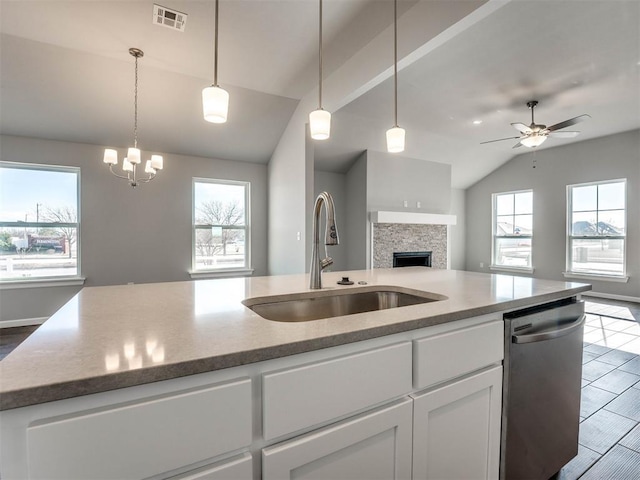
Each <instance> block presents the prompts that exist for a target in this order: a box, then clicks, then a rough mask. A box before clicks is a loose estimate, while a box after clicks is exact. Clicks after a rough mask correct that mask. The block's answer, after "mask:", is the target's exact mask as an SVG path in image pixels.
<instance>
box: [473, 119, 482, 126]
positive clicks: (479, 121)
mask: <svg viewBox="0 0 640 480" xmlns="http://www.w3.org/2000/svg"><path fill="white" fill-rule="evenodd" d="M481 123H482V120H474V121H473V124H474V125H480V124H481Z"/></svg>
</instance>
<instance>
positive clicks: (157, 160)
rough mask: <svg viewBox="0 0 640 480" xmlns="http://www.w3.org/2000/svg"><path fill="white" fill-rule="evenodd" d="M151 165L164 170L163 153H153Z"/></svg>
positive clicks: (155, 168)
mask: <svg viewBox="0 0 640 480" xmlns="http://www.w3.org/2000/svg"><path fill="white" fill-rule="evenodd" d="M151 166H152V167H153V169H154V170H162V167H163V158H162V155H151Z"/></svg>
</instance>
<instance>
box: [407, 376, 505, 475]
mask: <svg viewBox="0 0 640 480" xmlns="http://www.w3.org/2000/svg"><path fill="white" fill-rule="evenodd" d="M501 404H502V367H494V368H492V369H491V370H486V371H484V372H481V373H478V374H476V375H473V376H471V377H467V378H463V379H461V380H458V381H456V382H454V383H450V384H447V385H445V386H443V387H440V388H436V389H434V390H431V391H429V392H426V393H423V394H418V395H415V396H414V405H413V478H414V479H416V480H417V479H436V478H437V479H452V480H460V479H496V478H498V470H499V464H500V419H501V411H500V408H501Z"/></svg>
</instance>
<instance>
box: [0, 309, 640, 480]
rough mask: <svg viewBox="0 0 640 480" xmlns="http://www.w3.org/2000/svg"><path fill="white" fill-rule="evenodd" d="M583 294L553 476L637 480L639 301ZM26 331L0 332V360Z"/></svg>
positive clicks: (639, 468) (639, 473) (639, 469)
mask: <svg viewBox="0 0 640 480" xmlns="http://www.w3.org/2000/svg"><path fill="white" fill-rule="evenodd" d="M584 298H585V303H586V311H587V322H586V325H585V330H584V350H583V370H582V402H581V409H580V421H581V423H580V436H579V439H578V442H579V450H578V456H577V457H575V458H574V459H573V460H572V461H571V462H569V463H568V464H567V465H566V466H565V467H564V468H563V469H562V470H561V471H560V472H559V474H558V475H557V476H556V478H557V480H575V479H578V478H579V479H581V480H605V479H607V480H631V479H640V304H638V303H630V302H618V301H612V300H604V299H597V298H595V297H584ZM32 331H33V329H32V328H31V327H19V328H12V329H6V330H5V331H4V332H2V333H1V335H0V359H2V358H3V357H5V356H6V355H7V354H8V353H9V352H10V351H11V350H13V349H14V348H15V347H17V346H18V344H19V343H20V342H21V341H22V340H24V339H25V338H26V337H27V336H29V334H30V333H31V332H32Z"/></svg>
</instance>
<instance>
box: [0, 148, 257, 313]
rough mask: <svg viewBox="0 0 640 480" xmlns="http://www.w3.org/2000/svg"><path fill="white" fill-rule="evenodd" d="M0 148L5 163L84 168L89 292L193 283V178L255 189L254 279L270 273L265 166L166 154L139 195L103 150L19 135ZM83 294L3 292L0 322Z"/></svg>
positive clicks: (83, 245) (83, 251) (84, 265)
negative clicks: (121, 286)
mask: <svg viewBox="0 0 640 480" xmlns="http://www.w3.org/2000/svg"><path fill="white" fill-rule="evenodd" d="M0 142H1V151H0V152H1V159H2V160H4V161H11V162H23V163H38V164H51V165H68V166H76V167H80V168H81V173H80V176H81V187H80V188H81V205H80V208H81V227H80V228H81V232H80V234H81V245H80V247H81V274H82V276H84V277H86V282H85V286H94V285H115V284H125V283H127V282H134V283H149V282H168V281H177V280H190V277H189V274H188V271H189V270H190V269H191V239H192V233H191V228H192V223H191V222H192V212H191V208H192V205H191V203H192V178H193V177H205V178H219V179H229V180H243V181H248V182H250V183H251V259H252V267H253V268H254V269H255V272H254V275H266V273H267V167H266V165H257V164H252V163H245V162H230V161H224V160H215V159H209V158H201V157H188V156H183V155H174V154H164V157H165V161H164V170H163V171H162V172H161V173H160V174H159V175H158V177H157V178H156V179H155V180H154V181H153V182H151V183H149V184H146V185H141V186H140V187H138V188H136V189H133V188H131V187H130V186H128V185H127V184H126V182H124V181H123V180H119V179H117V178H115V177H113V176H112V175H111V174H110V173H109V171H108V169H107V168H106V166H105V165H104V164H103V163H102V154H103V150H104V147H100V146H96V145H87V144H78V143H67V142H56V141H49V140H42V139H32V138H24V137H13V136H2V137H0ZM119 153H120V157H121V158H122V156H123V153H124V149H122V151H120V152H119ZM77 290H78V288H64V287H53V288H52V289H50V288H49V287H45V288H29V289H24V290H16V289H11V290H1V291H0V301H1V302H2V309H1V311H0V319H1V320H7V319H18V318H33V317H43V316H49V315H51V314H52V313H53V312H54V311H55V310H56V309H57V308H58V307H59V306H60V305H61V304H62V303H64V302H65V301H66V299H68V298H69V297H70V296H71V295H73V294H74V293H75V292H76V291H77Z"/></svg>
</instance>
